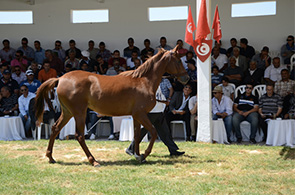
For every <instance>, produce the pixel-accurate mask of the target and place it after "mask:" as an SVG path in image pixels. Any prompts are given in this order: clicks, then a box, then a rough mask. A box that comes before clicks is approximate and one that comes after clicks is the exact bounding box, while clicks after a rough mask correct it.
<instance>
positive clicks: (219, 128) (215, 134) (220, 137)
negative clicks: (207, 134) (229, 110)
mask: <svg viewBox="0 0 295 195" xmlns="http://www.w3.org/2000/svg"><path fill="white" fill-rule="evenodd" d="M212 140H213V141H216V142H217V143H220V144H224V143H227V144H228V141H227V135H226V130H225V126H224V123H223V120H213V121H212Z"/></svg>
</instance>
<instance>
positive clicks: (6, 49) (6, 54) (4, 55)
mask: <svg viewBox="0 0 295 195" xmlns="http://www.w3.org/2000/svg"><path fill="white" fill-rule="evenodd" d="M2 43H3V49H1V50H0V58H1V59H2V60H5V61H6V62H10V61H11V60H13V59H14V55H15V49H13V48H11V47H10V41H9V40H8V39H4V40H3V41H2Z"/></svg>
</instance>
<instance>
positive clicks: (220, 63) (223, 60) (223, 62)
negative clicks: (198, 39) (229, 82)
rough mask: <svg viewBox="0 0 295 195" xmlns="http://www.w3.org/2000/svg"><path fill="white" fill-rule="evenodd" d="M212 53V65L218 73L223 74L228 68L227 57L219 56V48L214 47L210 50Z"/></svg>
mask: <svg viewBox="0 0 295 195" xmlns="http://www.w3.org/2000/svg"><path fill="white" fill-rule="evenodd" d="M212 53H213V55H212V56H211V59H212V65H213V66H217V67H218V68H219V70H220V72H223V71H224V70H225V69H226V68H227V66H228V59H227V56H226V55H225V54H221V53H220V52H219V48H218V47H216V46H215V47H214V48H213V49H212Z"/></svg>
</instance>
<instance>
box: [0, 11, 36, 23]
mask: <svg viewBox="0 0 295 195" xmlns="http://www.w3.org/2000/svg"><path fill="white" fill-rule="evenodd" d="M0 24H33V11H0Z"/></svg>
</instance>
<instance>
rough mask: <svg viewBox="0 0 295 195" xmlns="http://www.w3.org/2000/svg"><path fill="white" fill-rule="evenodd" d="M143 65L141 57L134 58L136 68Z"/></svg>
mask: <svg viewBox="0 0 295 195" xmlns="http://www.w3.org/2000/svg"><path fill="white" fill-rule="evenodd" d="M140 65H141V60H140V59H135V60H134V69H137V68H138V67H139V66H140Z"/></svg>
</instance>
